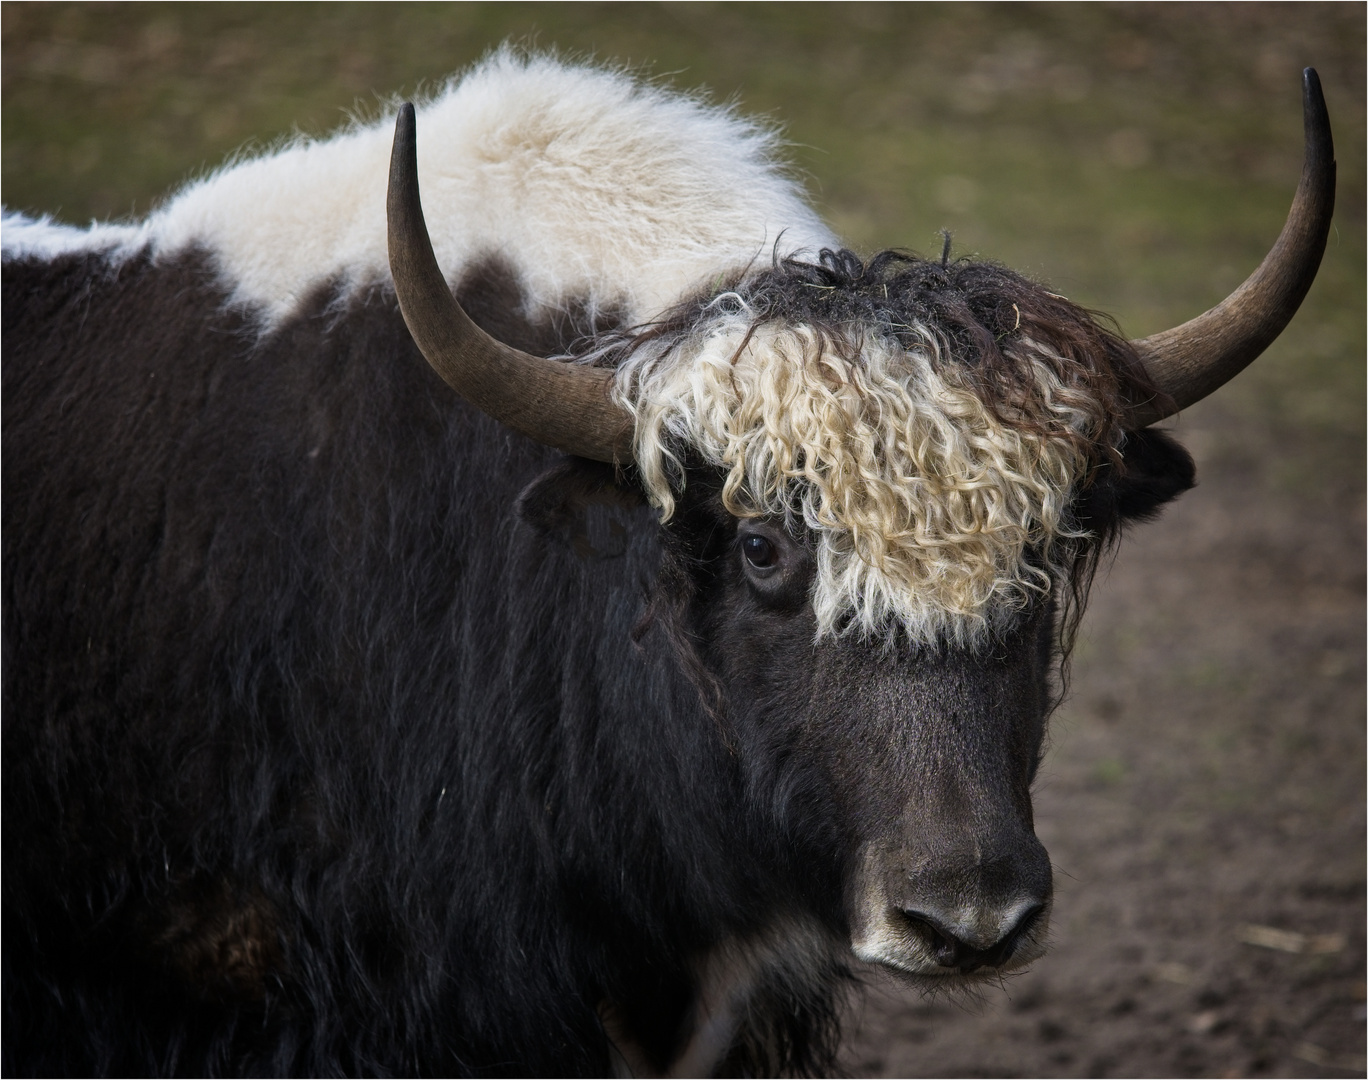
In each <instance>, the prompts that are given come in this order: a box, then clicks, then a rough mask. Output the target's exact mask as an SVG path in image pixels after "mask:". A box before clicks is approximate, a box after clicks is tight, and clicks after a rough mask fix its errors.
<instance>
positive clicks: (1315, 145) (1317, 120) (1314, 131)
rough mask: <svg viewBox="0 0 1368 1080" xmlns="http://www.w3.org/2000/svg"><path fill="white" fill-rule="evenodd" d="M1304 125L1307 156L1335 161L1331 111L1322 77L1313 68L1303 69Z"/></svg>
mask: <svg viewBox="0 0 1368 1080" xmlns="http://www.w3.org/2000/svg"><path fill="white" fill-rule="evenodd" d="M1302 124H1303V126H1304V127H1305V129H1306V148H1307V156H1308V157H1312V156H1313V151H1314V156H1315V157H1317V158H1320V157H1324V158H1327V159H1329V160H1334V156H1335V143H1334V139H1333V137H1332V136H1331V134H1330V110H1329V109H1328V108H1326V105H1325V93H1324V92H1323V91H1322V90H1321V81H1320V76H1319V75H1318V74H1316V69H1315V68H1313V67H1309V68H1303V69H1302Z"/></svg>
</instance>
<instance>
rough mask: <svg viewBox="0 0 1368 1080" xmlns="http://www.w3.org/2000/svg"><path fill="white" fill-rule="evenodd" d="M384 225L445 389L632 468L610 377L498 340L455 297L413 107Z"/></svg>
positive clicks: (401, 120) (399, 124)
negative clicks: (426, 207)
mask: <svg viewBox="0 0 1368 1080" xmlns="http://www.w3.org/2000/svg"><path fill="white" fill-rule="evenodd" d="M386 216H387V219H388V223H389V264H390V273H391V274H392V275H393V277H394V289H395V292H396V293H397V294H398V296H399V309H400V311H402V312H403V314H404V322H405V323H407V324H408V328H409V333H411V334H412V335H413V340H414V341H415V342H416V343H417V345H418V348H419V349H420V350H421V351H422V354H423V356H424V357H425V358H426V359H427V362H428V363H429V364H431V365H432V367H433V370H435V371H436V372H437V374H438V375H440V376H441V377H442V379H443V380H444V381H445V382H446V383H447V385H448V386H450V387H451V388H452V389H453V390H455V391H456V392H457V393H458V394H460V395H461V396H462V397H463V398H465V399H466V400H467V401H469V402H470V403H471V404H472V405H475V406H476V407H477V408H479V409H480V410H481V411H483V412H485V413H488V414H489V415H490V416H492V417H493V418H494V419H495V420H498V421H499V422H500V423H502V424H506V425H508V426H509V427H511V428H513V429H514V430H515V431H520V432H522V434H524V435H526V436H527V437H528V438H531V439H535V440H536V441H537V442H540V443H544V444H545V445H547V446H554V447H556V448H557V449H558V450H563V451H565V452H566V453H567V454H575V455H578V456H579V457H585V458H592V459H593V460H595V461H606V462H610V463H616V462H619V461H626V460H629V459H630V456H631V441H632V421H631V418H630V417H629V416H628V414H627V413H626V412H624V411H623V410H622V409H621V408H619V407H618V406H617V405H615V404H613V401H612V399H611V397H610V396H609V392H610V390H611V387H612V382H613V373H612V372H611V371H607V370H605V369H603V368H590V367H580V366H577V365H575V364H564V363H560V362H559V361H556V360H548V359H546V358H545V357H541V356H533V355H531V354H530V353H525V352H522V351H521V350H519V349H515V348H513V347H512V346H509V345H505V344H503V342H500V341H496V340H495V339H494V338H492V337H490V336H489V335H488V334H486V333H485V332H484V331H483V330H481V329H480V328H479V327H478V326H476V325H475V323H474V322H473V321H472V320H471V318H470V316H469V315H467V314H466V313H465V311H464V310H462V308H461V305H460V304H459V303H457V302H456V298H455V297H454V296H452V294H451V289H450V288H448V286H447V283H446V278H445V277H443V276H442V271H441V269H440V268H439V267H438V265H437V258H436V256H435V255H433V253H432V241H431V240H430V239H429V237H428V231H427V224H426V222H425V221H424V220H423V207H422V203H421V201H420V200H419V195H418V144H417V136H416V133H415V124H414V112H413V106H412V105H411V104H408V103H405V104H404V105H403V106H402V107H401V108H400V110H399V116H398V118H397V119H396V121H395V125H394V149H393V152H392V153H391V156H390V175H389V195H388V198H387V201H386Z"/></svg>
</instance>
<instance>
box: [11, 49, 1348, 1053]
mask: <svg viewBox="0 0 1368 1080" xmlns="http://www.w3.org/2000/svg"><path fill="white" fill-rule="evenodd" d="M1304 100H1305V110H1306V131H1307V150H1306V164H1305V168H1304V171H1303V175H1302V180H1301V184H1300V187H1299V188H1298V191H1297V195H1296V200H1295V203H1294V206H1293V208H1292V212H1291V216H1290V218H1289V220H1288V223H1287V225H1286V227H1285V229H1284V231H1283V233H1282V235H1281V237H1280V238H1279V239H1278V241H1277V244H1276V245H1275V246H1274V248H1273V249H1272V251H1271V252H1270V254H1269V255H1268V256H1267V258H1266V259H1265V261H1264V262H1263V264H1262V265H1261V266H1260V267H1259V268H1258V269H1257V270H1256V271H1255V273H1254V274H1253V276H1252V277H1251V278H1250V279H1249V280H1248V281H1247V282H1246V283H1245V284H1244V285H1242V286H1241V287H1240V288H1239V289H1238V290H1237V291H1236V292H1235V293H1234V294H1233V295H1232V296H1231V297H1229V298H1228V299H1226V300H1225V301H1223V302H1222V303H1220V304H1219V305H1218V306H1216V307H1215V308H1213V309H1212V310H1210V311H1208V312H1206V313H1205V314H1203V315H1200V316H1198V317H1197V318H1195V319H1193V320H1192V321H1191V322H1189V323H1186V324H1184V325H1182V326H1179V327H1177V328H1175V329H1172V330H1168V331H1165V332H1163V333H1160V334H1156V335H1154V336H1152V337H1149V338H1146V339H1144V340H1140V341H1128V340H1126V339H1124V338H1123V337H1121V336H1120V335H1119V334H1118V333H1117V332H1116V331H1115V330H1114V329H1112V328H1111V324H1110V323H1108V322H1107V321H1106V320H1105V319H1102V318H1101V317H1098V316H1096V315H1094V314H1092V313H1090V312H1088V311H1086V310H1084V309H1082V308H1080V307H1079V306H1077V305H1076V304H1074V303H1072V302H1071V301H1069V300H1068V299H1066V298H1064V297H1062V296H1059V295H1057V294H1056V293H1054V292H1051V291H1050V290H1049V289H1047V288H1046V287H1044V286H1043V285H1040V284H1037V283H1035V282H1033V281H1030V280H1028V279H1026V278H1024V277H1022V276H1020V275H1018V274H1015V273H1013V272H1011V271H1010V270H1008V269H1006V268H1004V267H1001V266H998V265H996V264H993V263H990V262H986V261H978V260H974V259H952V258H951V257H950V252H949V249H948V244H947V249H946V250H945V251H944V252H942V253H940V255H939V256H938V257H931V258H920V257H917V256H914V255H911V254H908V253H906V252H902V251H899V250H890V251H885V252H882V253H877V254H873V255H871V256H867V257H864V256H860V255H857V254H855V253H853V252H851V251H850V250H847V249H845V248H843V247H842V246H841V244H840V242H839V240H838V239H837V238H836V237H835V236H834V235H832V234H831V232H830V231H829V230H828V229H827V228H826V226H825V225H823V224H822V222H821V221H820V220H819V219H818V218H817V216H816V215H815V213H814V212H813V211H812V210H811V209H810V207H809V206H808V204H807V203H806V201H805V200H804V197H803V194H802V192H801V190H800V189H799V187H798V186H797V185H796V183H795V182H794V181H793V180H792V179H791V178H790V176H789V174H788V173H786V171H785V168H784V166H783V162H782V161H781V160H780V156H779V155H778V153H777V151H776V145H777V144H776V141H775V138H774V136H773V134H772V133H770V132H769V131H767V130H766V129H764V128H763V127H760V126H758V125H756V124H754V123H751V122H749V121H747V120H745V119H743V118H741V117H739V116H738V115H736V114H735V112H734V111H731V110H726V109H719V108H716V107H712V106H709V105H706V104H704V103H701V102H699V101H697V100H694V99H692V98H689V97H686V96H681V95H679V94H676V93H674V92H672V91H669V90H667V89H663V88H660V87H658V86H654V85H649V84H643V83H640V82H637V81H634V80H633V79H632V78H630V77H629V76H627V75H624V74H622V73H619V72H614V71H605V70H601V69H595V68H591V67H585V66H574V65H569V64H565V63H562V62H560V61H558V60H556V59H554V58H549V57H542V56H522V55H515V54H513V53H511V52H508V51H502V52H497V53H495V54H493V55H492V56H491V57H490V58H489V59H487V60H486V61H484V62H483V63H482V64H480V65H478V66H477V67H475V68H474V69H473V70H471V71H470V72H468V73H467V74H466V75H465V76H464V77H463V78H461V79H459V80H458V81H455V82H453V83H452V84H450V85H449V86H448V87H446V88H445V89H444V90H443V91H442V92H440V93H438V94H437V95H435V96H434V97H433V98H432V99H431V100H429V101H427V102H426V103H425V104H424V105H423V107H422V108H421V109H420V110H418V111H417V112H416V113H415V111H414V109H413V107H412V106H404V107H402V108H400V109H398V110H396V112H395V113H394V114H391V116H390V117H389V118H386V119H383V120H381V121H379V122H376V123H372V124H365V123H361V122H358V123H357V124H356V125H354V126H353V127H352V128H351V129H350V130H348V131H346V132H344V133H342V134H340V135H338V136H336V137H334V138H332V139H329V140H325V141H308V140H302V139H301V140H297V141H295V142H294V143H291V144H289V145H285V146H283V147H279V148H277V149H276V150H275V151H273V152H271V153H268V154H266V155H265V156H261V157H258V158H255V159H250V160H242V161H239V162H237V163H235V164H232V165H230V166H228V167H226V168H225V169H224V170H222V171H220V172H218V173H216V174H213V175H210V176H208V177H206V178H203V179H200V180H199V181H197V182H194V183H192V184H191V185H189V186H188V187H186V188H185V189H183V190H182V191H181V192H180V193H179V194H177V195H176V196H174V197H173V198H171V199H170V200H169V201H168V202H166V203H165V204H164V205H163V206H162V207H161V208H160V209H158V210H156V211H155V212H154V213H153V214H151V215H150V216H149V217H148V218H146V219H145V220H142V221H139V222H132V223H124V224H110V225H95V226H92V227H90V228H89V229H75V228H71V227H68V226H64V225H61V224H58V223H56V222H54V221H52V220H50V219H47V218H40V219H34V218H30V217H25V216H23V215H21V214H9V215H7V216H6V217H5V218H4V223H3V249H4V262H3V296H4V307H3V320H4V321H3V335H4V336H3V342H4V383H3V393H4V433H3V440H4V441H3V451H4V457H3V590H4V591H3V665H4V681H3V767H4V789H3V814H4V822H3V829H4V853H3V871H4V875H3V919H4V948H3V970H4V976H3V982H4V1021H5V1038H4V1048H3V1060H4V1069H5V1071H6V1073H9V1074H13V1075H19V1074H47V1073H52V1074H124V1073H131V1074H139V1075H171V1074H192V1075H204V1076H208V1075H222V1074H236V1075H249V1074H251V1075H255V1074H280V1075H286V1074H288V1075H303V1074H310V1075H312V1074H344V1073H346V1074H352V1073H355V1074H363V1073H364V1074H375V1075H381V1074H384V1075H390V1074H403V1073H407V1074H412V1075H438V1074H444V1075H580V1074H586V1075H606V1074H609V1073H613V1072H616V1073H618V1074H620V1075H652V1074H654V1075H662V1074H673V1075H705V1074H716V1073H738V1074H774V1073H781V1072H787V1073H796V1074H810V1073H820V1072H823V1071H828V1070H830V1069H831V1068H832V1067H833V1063H834V1056H835V1052H836V1048H837V1044H838V1039H839V1030H840V1020H841V1015H842V1009H843V1004H844V1002H845V1001H846V1000H847V997H848V994H849V992H850V990H851V988H852V987H853V986H854V985H855V984H856V982H857V981H858V978H859V973H860V971H861V970H862V965H876V966H878V967H881V968H883V969H886V970H888V971H891V972H893V973H895V974H896V975H897V976H898V977H900V978H902V979H904V980H906V981H908V982H909V983H911V984H914V985H918V986H921V987H923V988H926V989H932V990H934V989H942V988H944V989H948V990H952V991H953V990H955V989H957V988H970V989H972V988H973V987H974V986H975V985H976V984H978V983H981V982H984V981H985V980H986V981H994V980H998V979H1000V978H1001V977H1002V976H1003V975H1004V974H1006V973H1009V972H1012V971H1016V970H1020V969H1021V968H1023V967H1024V966H1025V965H1027V964H1029V963H1031V962H1032V961H1033V960H1035V959H1037V958H1038V957H1039V956H1040V955H1041V954H1042V952H1043V951H1044V946H1045V940H1046V935H1047V930H1048V925H1049V917H1050V907H1051V895H1052V891H1051V869H1050V863H1049V860H1048V857H1047V855H1046V852H1045V850H1044V848H1043V847H1042V845H1041V844H1040V842H1039V841H1038V840H1037V839H1036V837H1035V835H1034V831H1033V826H1032V817H1031V785H1032V781H1033V777H1034V774H1035V772H1036V769H1037V765H1038V763H1039V760H1040V757H1041V753H1042V739H1043V737H1044V732H1045V726H1046V720H1047V717H1048V716H1049V714H1050V712H1051V710H1052V708H1053V707H1054V705H1055V704H1056V702H1057V700H1058V698H1059V697H1060V685H1061V683H1060V663H1061V660H1062V658H1063V656H1064V654H1065V652H1066V650H1067V646H1068V642H1069V635H1070V632H1071V630H1072V628H1073V626H1074V625H1075V624H1076V621H1077V617H1078V612H1079V611H1080V610H1081V605H1082V602H1083V600H1084V599H1085V594H1086V591H1087V585H1088V581H1089V580H1090V576H1091V574H1092V570H1093V568H1094V567H1095V566H1096V563H1097V560H1098V558H1099V554H1100V553H1102V552H1104V551H1105V550H1107V548H1108V547H1109V545H1111V544H1112V542H1113V541H1114V540H1115V538H1116V537H1117V535H1118V532H1119V530H1120V529H1121V527H1122V525H1123V524H1124V523H1126V522H1128V521H1135V520H1139V519H1143V518H1146V517H1148V516H1150V515H1152V514H1153V513H1155V512H1156V510H1157V509H1158V508H1159V507H1160V506H1161V505H1162V504H1163V503H1164V502H1166V501H1167V500H1169V499H1171V498H1173V497H1174V496H1175V495H1177V494H1178V493H1180V492H1181V491H1183V490H1185V489H1186V488H1188V487H1190V486H1191V484H1192V482H1193V465H1192V462H1191V459H1190V458H1189V457H1188V456H1187V454H1186V452H1185V451H1183V450H1182V449H1181V448H1180V447H1179V446H1178V445H1177V444H1176V443H1175V442H1174V441H1173V440H1172V439H1171V438H1170V437H1169V436H1168V435H1166V434H1163V433H1162V432H1159V431H1156V430H1155V429H1154V428H1153V427H1152V426H1151V425H1152V424H1154V423H1155V422H1156V421H1158V420H1160V419H1162V418H1164V417H1166V416H1168V415H1171V414H1172V413H1173V412H1175V411H1176V410H1178V409H1181V408H1183V407H1185V406H1187V405H1190V404H1191V403H1192V402H1195V401H1197V400H1198V399H1200V398H1202V397H1203V396H1205V395H1206V394H1209V393H1210V392H1212V391H1213V390H1214V389H1216V388H1217V387H1218V386H1220V385H1221V384H1222V383H1223V382H1225V381H1226V380H1228V379H1229V378H1231V377H1232V376H1233V375H1234V374H1235V373H1236V372H1238V371H1239V370H1240V369H1241V368H1242V367H1243V366H1244V365H1246V364H1247V363H1248V362H1249V361H1251V360H1252V359H1253V358H1254V357H1255V356H1257V355H1258V354H1259V352H1261V351H1262V350H1263V349H1264V348H1265V347H1266V346H1267V345H1268V344H1269V343H1270V342H1271V341H1272V340H1273V339H1274V338H1275V337H1276V336H1277V335H1278V334H1279V332H1280V331H1281V330H1282V329H1283V327H1284V326H1285V325H1286V324H1287V322H1288V321H1289V320H1290V319H1291V317H1292V315H1293V313H1294V312H1295V310H1296V308H1297V306H1298V304H1299V303H1300V301H1301V299H1302V297H1303V296H1304V295H1305V293H1306V291H1307V289H1308V288H1309V287H1310V284H1311V281H1312V279H1313V278H1314V275H1315V272H1316V269H1317V266H1318V264H1319V260H1320V256H1321V253H1322V251H1323V247H1324V244H1325V237H1326V232H1327V229H1328V226H1329V221H1330V215H1331V211H1332V206H1333V198H1334V159H1333V148H1332V144H1331V140H1330V132H1329V125H1328V119H1327V115H1326V111H1325V105H1324V101H1323V98H1322V96H1321V93H1320V89H1319V84H1318V81H1317V79H1316V77H1315V73H1314V72H1313V71H1311V70H1310V69H1308V70H1307V72H1306V73H1305V75H1304ZM420 122H421V125H422V147H421V149H422V154H421V156H420V155H419V152H418V151H419V145H418V124H419V123H420ZM391 131H393V141H392V145H391ZM387 157H388V162H389V164H388V167H387V164H386V162H387ZM420 181H421V185H422V197H423V198H425V199H426V200H427V203H428V206H429V208H430V210H431V211H432V212H431V215H430V217H428V218H426V219H425V218H424V215H423V212H422V208H421V203H420V191H419V183H420ZM425 361H426V362H425Z"/></svg>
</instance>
